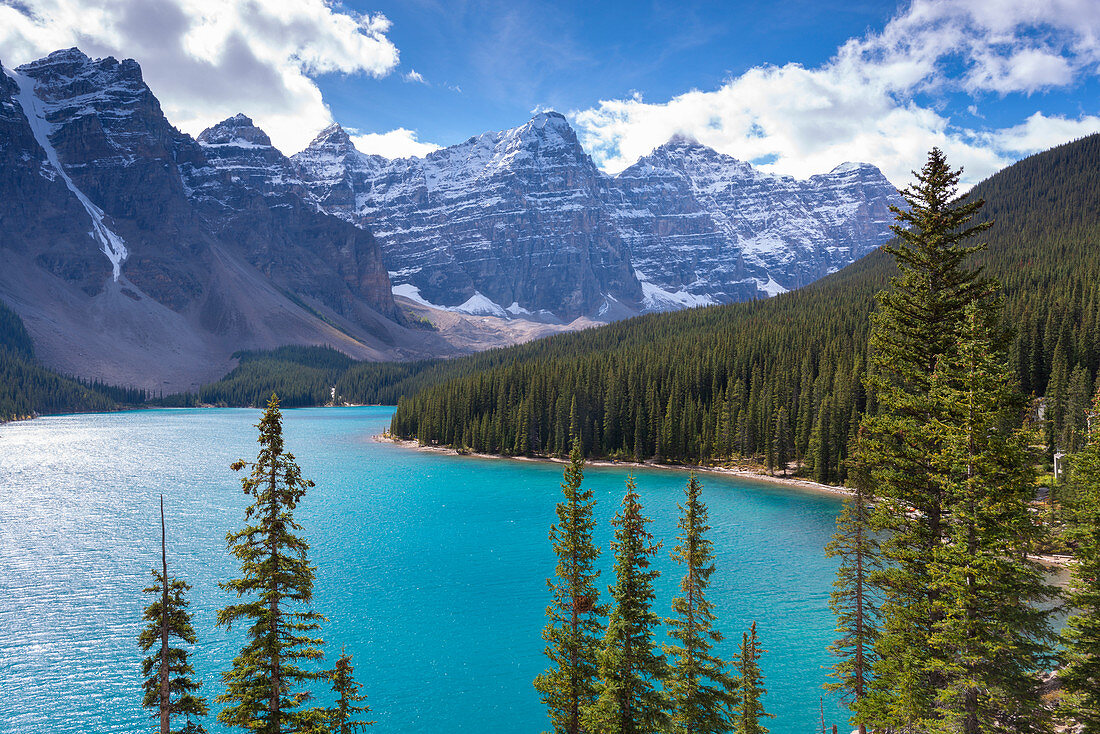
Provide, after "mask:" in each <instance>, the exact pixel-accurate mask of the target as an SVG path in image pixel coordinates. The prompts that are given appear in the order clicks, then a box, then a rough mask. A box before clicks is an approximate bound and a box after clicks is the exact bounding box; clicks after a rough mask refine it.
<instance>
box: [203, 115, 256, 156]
mask: <svg viewBox="0 0 1100 734" xmlns="http://www.w3.org/2000/svg"><path fill="white" fill-rule="evenodd" d="M196 140H197V141H198V143H199V145H203V146H207V147H213V146H218V145H228V146H233V147H236V148H271V147H272V145H271V138H269V137H268V136H267V133H265V132H264V131H263V130H261V129H260V128H258V127H256V124H255V123H254V122H252V118H250V117H248V116H247V115H244V114H241V113H237V114H236V115H233V117H230V118H227V119H225V120H222V121H221V122H219V123H218V124H217V125H213V126H212V127H208V128H206V129H205V130H203V131H202V132H201V133H199V137H198V138H196Z"/></svg>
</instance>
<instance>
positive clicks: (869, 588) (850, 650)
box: [825, 443, 881, 734]
mask: <svg viewBox="0 0 1100 734" xmlns="http://www.w3.org/2000/svg"><path fill="white" fill-rule="evenodd" d="M860 445H861V443H857V446H856V455H855V456H854V457H853V459H852V475H851V476H852V487H853V492H852V494H851V495H849V496H848V497H847V498H845V500H844V509H843V511H841V513H840V516H839V517H838V518H837V521H836V533H834V534H833V539H832V540H831V541H829V544H828V545H826V546H825V555H826V556H827V557H829V558H839V559H840V567H839V568H838V569H837V572H836V581H835V582H834V583H833V591H832V594H831V595H830V597H829V606H830V607H831V608H832V610H833V613H834V614H835V615H836V625H837V632H838V633H840V637H839V638H837V640H836V641H835V642H834V643H833V644H832V645H831V646H830V648H829V649H830V650H831V651H832V653H833V654H834V655H835V656H836V657H837V662H836V666H835V667H834V669H833V677H834V678H835V679H836V680H835V681H834V682H832V683H830V684H829V685H828V686H827V688H829V689H830V690H834V691H840V692H841V694H842V696H843V698H844V700H845V702H846V703H847V704H848V706H849V708H850V709H851V710H852V714H853V715H852V723H853V724H855V725H856V726H857V727H859V734H866V732H867V725H868V724H869V723H873V721H874V718H873V715H872V713H871V711H870V706H869V694H870V693H871V675H872V672H871V671H872V669H873V667H874V662H875V638H876V637H877V635H878V604H877V603H876V599H875V593H874V587H873V585H872V583H871V579H872V577H873V575H874V574H875V573H877V572H878V571H879V570H880V568H881V564H880V562H879V557H878V554H879V548H878V539H877V538H876V537H875V534H874V532H873V530H872V527H871V515H872V513H873V505H874V496H873V495H872V493H871V491H870V488H869V484H870V482H869V480H868V467H867V465H866V462H865V459H864V456H863V454H862V452H861V450H860Z"/></svg>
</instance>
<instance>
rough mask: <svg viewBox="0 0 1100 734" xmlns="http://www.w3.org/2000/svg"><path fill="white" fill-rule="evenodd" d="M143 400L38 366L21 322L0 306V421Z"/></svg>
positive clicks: (109, 407)
mask: <svg viewBox="0 0 1100 734" xmlns="http://www.w3.org/2000/svg"><path fill="white" fill-rule="evenodd" d="M144 399H145V393H144V392H143V391H140V390H129V389H125V388H117V387H111V386H108V385H102V384H99V383H87V382H83V381H79V380H74V379H70V378H67V377H62V376H61V375H59V374H57V373H56V372H53V371H52V370H48V369H46V368H45V367H42V366H41V365H39V364H37V363H36V362H35V359H34V345H33V344H32V342H31V338H30V335H29V334H27V330H26V329H25V328H24V327H23V322H22V320H20V318H19V316H17V315H16V314H15V312H14V311H12V310H11V309H9V308H8V307H7V306H5V305H4V303H3V302H0V421H7V420H14V419H18V418H28V417H30V416H33V415H37V414H44V413H69V412H83V411H99V410H113V409H115V408H117V407H118V404H119V403H140V402H142V401H143V400H144Z"/></svg>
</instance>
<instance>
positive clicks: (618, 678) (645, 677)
mask: <svg viewBox="0 0 1100 734" xmlns="http://www.w3.org/2000/svg"><path fill="white" fill-rule="evenodd" d="M649 522H650V520H649V518H647V517H645V516H643V515H642V507H641V504H640V503H639V498H638V493H637V491H636V489H635V487H634V478H633V477H629V478H628V479H627V482H626V496H625V497H624V498H623V503H622V508H621V509H620V511H619V512H618V514H616V515H615V519H614V520H612V521H611V524H612V525H614V526H615V540H614V541H612V543H611V547H612V549H613V550H614V553H615V584H614V586H612V587H611V589H610V591H611V599H612V608H611V614H610V616H609V618H608V621H607V632H606V633H605V634H604V638H603V642H602V644H601V646H600V650H599V653H598V656H597V657H598V660H599V675H600V678H599V683H598V685H597V688H598V693H599V695H598V698H597V700H596V702H595V703H594V704H593V705H592V706H591V707H590V708H589V710H588V711H587V712H586V716H585V722H584V723H585V729H586V731H589V732H599V734H651V733H653V732H659V731H663V730H664V728H665V727H666V726H667V723H668V713H667V712H666V710H665V697H664V694H663V693H662V692H661V690H660V688H659V684H660V683H661V681H663V680H664V679H665V678H666V674H667V664H666V662H665V659H664V657H663V656H662V655H661V654H660V652H658V651H657V648H656V643H655V642H654V639H653V638H654V633H655V632H656V629H657V626H658V625H659V624H660V618H659V617H658V616H657V615H656V614H655V613H654V612H653V609H652V606H653V597H654V594H653V581H654V579H656V578H657V575H658V572H657V571H654V570H650V558H651V557H652V556H653V555H655V554H656V553H657V551H658V550H659V548H660V545H659V544H657V543H653V542H652V540H653V536H652V535H651V534H650V533H649V532H648V531H647V530H646V525H647V524H648V523H649Z"/></svg>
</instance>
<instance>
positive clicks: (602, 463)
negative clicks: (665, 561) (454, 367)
mask: <svg viewBox="0 0 1100 734" xmlns="http://www.w3.org/2000/svg"><path fill="white" fill-rule="evenodd" d="M371 440H373V441H375V442H376V443H390V444H394V445H395V446H399V447H401V448H404V449H412V450H414V451H424V452H428V453H435V454H443V455H445V456H469V457H472V458H476V459H504V460H509V461H531V462H540V463H547V464H567V463H569V461H568V459H562V458H558V457H556V456H505V455H503V454H479V453H476V452H473V451H469V452H459V451H458V450H457V449H452V448H450V447H448V446H421V445H420V444H419V443H418V442H416V441H414V440H412V439H403V438H394V437H392V436H387V435H385V434H377V435H374V436H371ZM584 464H585V466H595V467H625V468H632V469H659V470H669V471H694V472H696V473H697V474H717V475H720V476H726V477H737V478H739V479H748V480H749V481H753V482H760V483H761V484H770V485H773V486H777V487H786V488H789V489H799V490H802V491H804V492H816V493H819V494H821V493H824V494H829V495H833V496H841V497H847V496H849V495H851V494H852V492H851V490H849V489H848V488H846V487H836V486H833V485H831V484H819V483H817V482H811V481H810V480H808V479H797V478H795V477H777V476H772V475H770V474H760V473H757V472H755V471H752V470H749V469H732V468H729V467H722V466H699V465H696V464H650V463H648V462H637V461H612V460H609V459H585V461H584Z"/></svg>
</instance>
